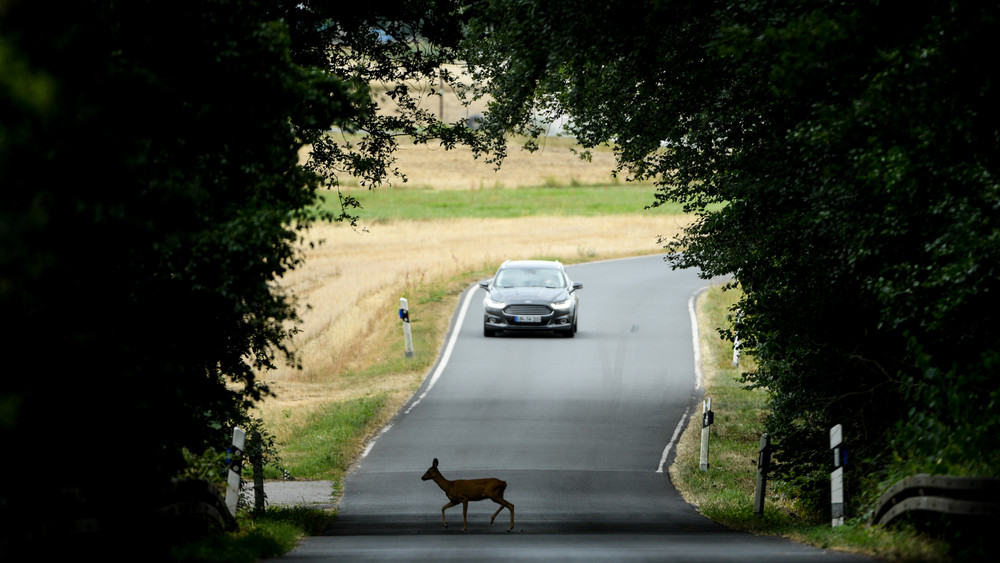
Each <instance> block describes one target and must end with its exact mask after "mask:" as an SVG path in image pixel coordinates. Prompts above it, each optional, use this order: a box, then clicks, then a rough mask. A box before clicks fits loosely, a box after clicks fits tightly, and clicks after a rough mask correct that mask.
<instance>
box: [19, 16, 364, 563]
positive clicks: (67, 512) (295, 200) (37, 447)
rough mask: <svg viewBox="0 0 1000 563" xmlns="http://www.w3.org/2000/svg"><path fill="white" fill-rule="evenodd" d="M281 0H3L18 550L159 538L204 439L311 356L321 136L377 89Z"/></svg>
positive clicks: (224, 437)
mask: <svg viewBox="0 0 1000 563" xmlns="http://www.w3.org/2000/svg"><path fill="white" fill-rule="evenodd" d="M278 4H279V3H278V2H268V1H264V0H257V1H247V0H239V1H235V0H211V1H209V2H204V1H198V2H194V1H180V2H160V1H155V0H145V1H134V2H124V3H121V2H100V1H81V2H75V3H70V4H66V5H63V4H60V5H58V6H56V7H53V6H51V5H49V4H45V3H37V2H26V1H11V2H4V3H2V4H0V12H2V17H0V184H2V186H3V189H2V190H0V310H2V311H3V319H4V322H3V329H2V331H3V332H2V335H0V342H2V343H3V349H4V351H5V362H6V365H7V369H6V370H5V375H4V377H3V381H2V383H0V443H2V444H3V445H4V448H5V455H4V463H3V464H2V469H0V482H2V484H0V528H2V529H3V533H2V535H0V552H3V553H7V552H8V550H9V549H14V547H15V546H16V545H17V544H18V543H19V542H22V541H32V540H33V541H36V542H39V543H40V544H41V545H45V546H52V545H63V546H64V547H65V549H67V550H73V549H79V548H80V547H81V546H80V545H77V544H74V543H72V542H70V543H69V544H67V543H65V541H66V540H67V539H72V538H79V539H80V541H90V540H101V539H105V538H106V539H109V541H111V542H112V543H113V544H115V545H116V546H117V547H124V546H125V545H127V544H128V542H127V540H128V539H129V538H130V537H135V538H136V541H138V542H142V541H144V540H146V539H151V538H148V537H147V536H150V535H152V534H154V533H155V532H156V529H157V525H156V523H155V522H153V521H151V520H150V518H151V516H152V515H153V514H155V509H156V508H157V507H158V504H157V503H159V502H161V500H162V499H161V496H160V493H161V492H162V490H163V489H164V487H165V486H166V485H167V484H168V482H169V478H170V477H171V476H172V475H175V474H176V473H177V472H178V471H179V470H180V468H181V467H182V465H183V463H184V460H183V456H182V455H181V454H182V451H183V450H184V449H189V450H191V451H195V452H201V451H203V450H204V449H205V448H215V449H223V448H225V447H226V446H227V445H228V441H229V439H230V437H231V433H232V426H233V425H234V424H237V423H239V422H241V421H242V420H243V419H244V418H245V416H246V409H247V407H248V406H249V405H250V404H252V403H253V402H254V401H256V400H259V399H260V398H261V397H262V396H265V395H266V394H267V393H268V390H267V388H266V386H264V385H263V384H262V383H261V382H260V381H259V379H258V377H257V374H258V373H260V372H262V371H266V370H267V369H269V368H271V367H273V366H275V365H276V363H277V362H284V361H290V362H293V363H294V362H295V358H294V353H293V352H292V351H291V350H289V349H288V335H289V333H290V332H291V331H293V330H294V326H295V321H296V320H297V316H296V309H295V305H296V304H295V302H294V298H293V296H291V295H287V294H284V293H282V292H281V291H280V290H279V289H278V286H277V285H276V284H275V281H276V280H277V279H278V278H280V277H281V275H282V274H283V273H284V272H286V271H287V270H289V269H291V268H295V267H297V266H299V265H300V263H301V260H302V257H301V255H300V254H299V251H298V250H297V248H298V245H299V240H300V238H301V236H302V232H303V230H304V229H305V228H306V227H307V225H308V224H309V222H310V221H311V220H312V219H313V218H314V216H313V214H314V211H312V208H311V207H312V205H313V203H314V202H315V199H316V196H317V190H318V189H319V188H321V187H322V186H323V182H324V180H323V178H322V177H321V176H319V175H318V174H316V173H315V172H313V171H310V170H308V169H306V168H305V167H302V166H300V165H299V163H298V155H297V151H298V149H299V148H300V147H301V146H303V145H304V144H309V143H313V142H315V141H316V140H317V139H318V138H319V137H320V136H321V135H323V134H325V132H326V131H328V130H329V129H330V128H331V127H334V126H338V127H350V126H351V121H352V119H354V118H356V117H357V116H356V115H355V111H356V109H355V108H356V107H357V106H359V105H360V104H361V103H362V101H363V100H365V99H367V96H368V92H367V91H366V89H365V87H364V85H363V84H357V83H349V82H347V81H346V80H344V79H343V78H340V77H338V76H336V75H333V74H330V73H328V72H324V71H323V70H321V69H316V68H313V67H310V66H308V65H306V64H298V63H296V62H294V61H293V60H292V38H291V37H292V33H291V31H290V29H289V26H288V23H287V22H286V21H283V20H282V19H281V17H280V14H279V13H278V9H279V8H280V6H279V5H278ZM377 165H378V162H369V163H365V164H363V165H359V167H358V169H359V170H361V169H365V167H366V166H367V167H373V168H376V172H375V173H374V174H378V173H379V172H378V170H377ZM94 526H96V528H97V533H94V534H79V535H76V534H69V535H67V536H65V537H64V536H63V533H62V532H63V531H64V530H73V529H76V527H82V528H84V529H86V528H88V527H94ZM88 545H89V544H88ZM146 549H147V550H152V551H154V552H155V550H156V548H155V546H154V545H147V546H146Z"/></svg>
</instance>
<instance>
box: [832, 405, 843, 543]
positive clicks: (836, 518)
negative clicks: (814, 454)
mask: <svg viewBox="0 0 1000 563" xmlns="http://www.w3.org/2000/svg"><path fill="white" fill-rule="evenodd" d="M843 442H844V440H843V428H842V427H841V425H839V424H838V425H836V426H834V427H833V428H831V429H830V450H831V453H833V472H832V473H830V517H831V519H832V525H833V527H834V528H836V527H838V526H843V525H844V514H845V513H846V512H847V509H846V505H845V503H844V466H845V465H847V450H845V449H844V443H843Z"/></svg>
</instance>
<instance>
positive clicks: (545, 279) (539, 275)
mask: <svg viewBox="0 0 1000 563" xmlns="http://www.w3.org/2000/svg"><path fill="white" fill-rule="evenodd" d="M494 285H496V286H497V287H563V286H565V285H566V284H565V282H564V281H563V276H562V272H560V271H559V270H557V269H555V268H509V269H505V270H501V271H500V273H499V274H497V279H496V281H495V282H494Z"/></svg>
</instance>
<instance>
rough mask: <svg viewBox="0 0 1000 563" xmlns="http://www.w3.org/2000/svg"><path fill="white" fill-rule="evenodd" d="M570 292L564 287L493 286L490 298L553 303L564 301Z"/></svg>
mask: <svg viewBox="0 0 1000 563" xmlns="http://www.w3.org/2000/svg"><path fill="white" fill-rule="evenodd" d="M567 297H569V292H567V291H566V289H565V288H562V287H555V288H550V287H493V289H492V290H491V291H490V298H491V299H494V300H496V301H503V302H504V303H525V302H528V301H531V302H533V303H552V302H554V301H564V300H565V299H566V298H567Z"/></svg>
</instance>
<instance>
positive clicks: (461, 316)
mask: <svg viewBox="0 0 1000 563" xmlns="http://www.w3.org/2000/svg"><path fill="white" fill-rule="evenodd" d="M475 294H476V290H475V288H472V289H470V290H469V292H468V294H466V296H465V300H464V301H463V302H462V309H461V310H460V311H459V313H458V319H457V320H456V321H455V328H454V330H452V331H451V338H449V339H448V345H447V346H446V347H445V349H444V354H442V355H441V361H440V362H438V365H437V369H435V370H434V374H433V375H431V378H430V381H428V383H427V389H424V392H423V393H421V394H420V396H419V397H417V400H416V401H414V402H413V404H412V405H410V408H408V409H406V411H405V414H410V411H412V410H413V407H416V406H417V405H419V404H420V401H423V400H424V397H426V396H427V393H430V391H431V389H433V388H434V384H435V383H437V380H438V378H440V377H441V373H442V372H444V368H445V367H447V366H448V360H449V359H450V358H451V352H452V350H454V348H455V341H456V340H458V334H459V333H460V332H461V331H462V322H463V321H465V313H466V311H468V310H469V303H471V302H472V298H473V296H474V295H475Z"/></svg>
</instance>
